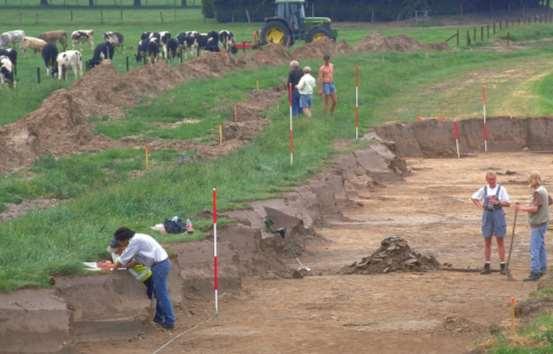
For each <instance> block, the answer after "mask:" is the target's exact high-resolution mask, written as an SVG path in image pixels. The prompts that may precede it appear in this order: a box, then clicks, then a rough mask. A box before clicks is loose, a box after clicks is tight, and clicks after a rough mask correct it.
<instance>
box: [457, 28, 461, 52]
mask: <svg viewBox="0 0 553 354" xmlns="http://www.w3.org/2000/svg"><path fill="white" fill-rule="evenodd" d="M459 37H460V33H459V29H458V28H457V48H459V41H460V38H459Z"/></svg>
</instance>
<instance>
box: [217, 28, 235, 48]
mask: <svg viewBox="0 0 553 354" xmlns="http://www.w3.org/2000/svg"><path fill="white" fill-rule="evenodd" d="M219 42H220V43H221V46H222V47H223V48H225V50H226V51H227V52H230V51H231V48H232V47H234V33H232V32H231V31H229V30H221V31H219Z"/></svg>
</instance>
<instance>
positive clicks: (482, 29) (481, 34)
mask: <svg viewBox="0 0 553 354" xmlns="http://www.w3.org/2000/svg"><path fill="white" fill-rule="evenodd" d="M480 41H481V42H484V26H480Z"/></svg>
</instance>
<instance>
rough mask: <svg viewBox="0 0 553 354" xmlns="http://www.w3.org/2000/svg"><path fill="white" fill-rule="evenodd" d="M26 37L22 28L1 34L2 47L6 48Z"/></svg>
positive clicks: (0, 42)
mask: <svg viewBox="0 0 553 354" xmlns="http://www.w3.org/2000/svg"><path fill="white" fill-rule="evenodd" d="M24 37H25V32H24V31H22V30H15V31H8V32H4V33H2V34H0V48H6V47H8V46H10V45H11V44H16V43H19V42H21V41H22V40H23V38H24Z"/></svg>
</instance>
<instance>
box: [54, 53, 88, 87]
mask: <svg viewBox="0 0 553 354" xmlns="http://www.w3.org/2000/svg"><path fill="white" fill-rule="evenodd" d="M56 61H57V63H58V80H61V78H62V77H65V72H66V71H67V70H69V68H71V70H73V74H75V78H76V79H78V78H79V76H82V75H83V58H82V56H81V53H80V52H79V51H77V50H68V51H65V52H61V53H59V54H58V56H57V58H56Z"/></svg>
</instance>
